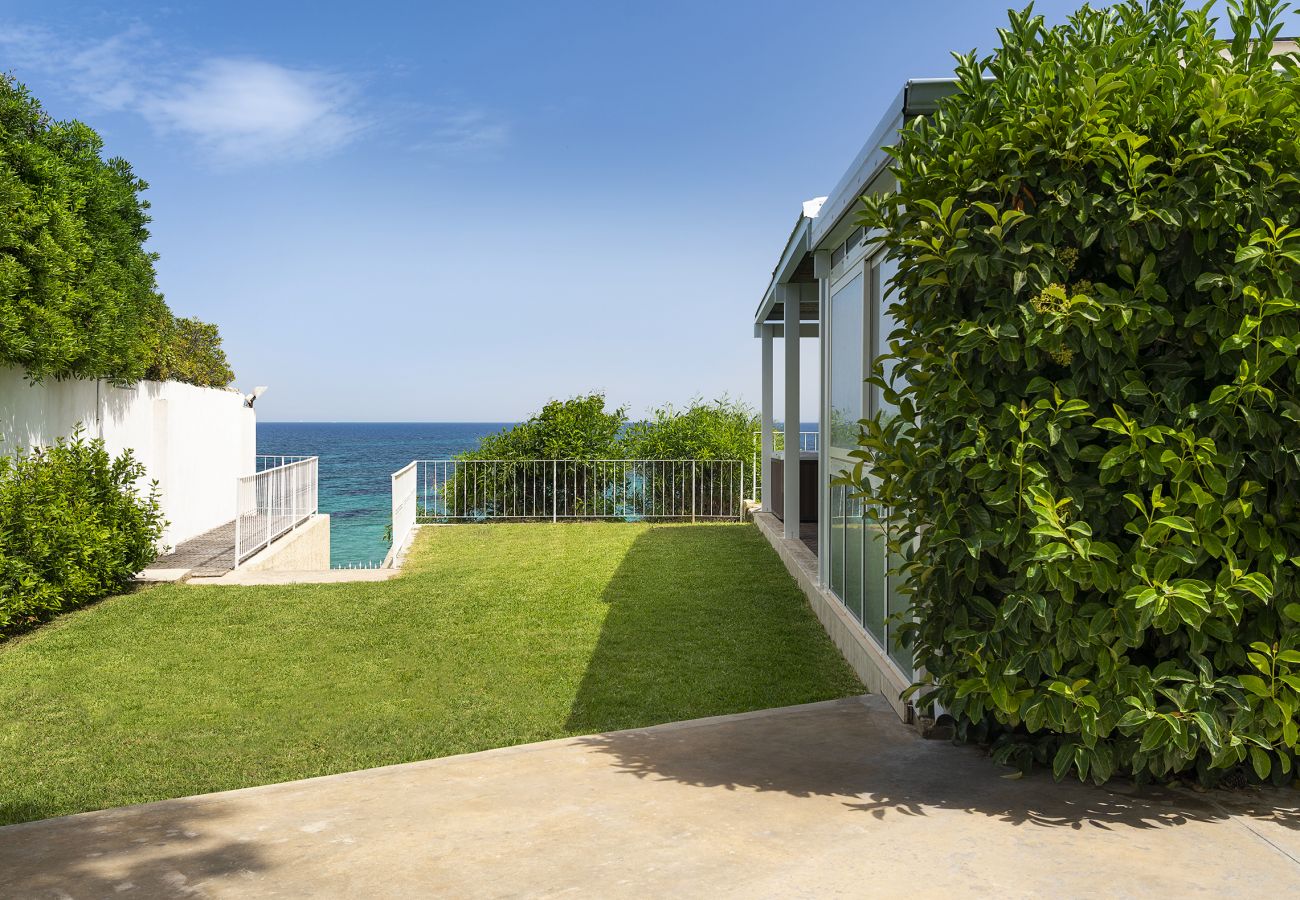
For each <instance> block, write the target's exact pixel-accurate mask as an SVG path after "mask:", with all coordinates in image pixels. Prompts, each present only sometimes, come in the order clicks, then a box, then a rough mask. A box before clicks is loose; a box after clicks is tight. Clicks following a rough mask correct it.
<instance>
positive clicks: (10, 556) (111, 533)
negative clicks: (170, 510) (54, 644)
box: [0, 434, 162, 636]
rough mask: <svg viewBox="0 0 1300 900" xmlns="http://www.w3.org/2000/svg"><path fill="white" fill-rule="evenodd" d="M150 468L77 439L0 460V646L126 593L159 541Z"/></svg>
mask: <svg viewBox="0 0 1300 900" xmlns="http://www.w3.org/2000/svg"><path fill="white" fill-rule="evenodd" d="M144 474H145V473H144V468H143V466H141V465H140V464H139V463H138V462H136V461H135V459H134V458H133V457H132V455H131V453H130V451H126V452H124V453H123V454H122V455H121V456H119V457H117V458H116V459H114V458H112V457H110V456H109V454H108V452H107V451H105V449H104V444H103V442H102V441H99V440H94V441H86V440H84V439H83V438H82V437H81V435H80V434H77V435H74V436H73V437H72V438H71V439H68V440H62V439H61V440H59V441H58V442H57V443H56V444H54V446H52V447H47V448H44V449H40V450H35V451H32V452H31V453H19V454H18V455H16V456H14V457H10V456H0V636H3V635H5V634H7V633H10V632H13V631H16V630H19V629H22V628H26V627H29V626H31V625H33V624H36V623H38V622H40V621H42V620H44V619H47V618H49V617H50V616H52V615H54V614H56V613H59V612H63V611H66V610H69V609H73V608H75V607H77V606H80V605H82V604H84V603H88V602H90V601H91V600H96V599H98V598H100V597H103V596H105V595H107V594H111V593H114V592H117V591H120V590H122V589H123V588H124V587H126V585H127V584H128V583H129V581H130V579H131V577H132V576H133V575H134V574H135V573H137V572H139V571H140V570H142V569H143V568H144V567H145V566H146V565H148V564H149V563H150V562H151V561H152V560H153V558H154V549H155V544H156V542H157V541H158V539H159V537H160V536H161V534H162V515H161V513H160V511H159V508H158V500H157V496H156V493H155V492H154V491H153V490H151V491H150V492H149V493H147V494H141V493H140V491H139V490H138V487H137V484H138V482H139V481H140V480H141V479H142V478H143V477H144Z"/></svg>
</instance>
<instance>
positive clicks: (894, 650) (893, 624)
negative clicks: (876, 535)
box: [886, 553, 913, 678]
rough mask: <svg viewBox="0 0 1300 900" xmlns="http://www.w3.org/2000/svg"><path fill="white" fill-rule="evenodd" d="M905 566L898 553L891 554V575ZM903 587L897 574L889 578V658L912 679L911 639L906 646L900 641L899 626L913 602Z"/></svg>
mask: <svg viewBox="0 0 1300 900" xmlns="http://www.w3.org/2000/svg"><path fill="white" fill-rule="evenodd" d="M902 564H903V558H902V557H901V556H899V555H898V554H897V553H893V554H890V557H889V569H890V572H891V573H897V572H898V569H899V567H900V566H901V565H902ZM902 585H903V578H902V576H900V575H897V574H891V575H890V576H889V591H888V604H889V606H888V609H887V610H886V612H887V613H888V614H889V617H890V619H889V658H890V659H892V660H893V661H894V662H895V663H896V664H897V665H898V667H899V668H900V669H902V670H903V671H904V672H905V673H906V674H907V675H908V677H909V678H910V677H911V676H912V669H913V657H912V649H911V646H910V645H911V639H910V638H908V639H907V641H906V644H902V643H901V642H900V641H899V635H898V625H899V619H898V618H895V616H899V617H900V618H901V616H902V614H906V612H907V608H908V606H909V605H910V604H911V602H912V598H911V596H910V595H907V594H904V593H903V592H902V591H901V590H900V588H901V587H902Z"/></svg>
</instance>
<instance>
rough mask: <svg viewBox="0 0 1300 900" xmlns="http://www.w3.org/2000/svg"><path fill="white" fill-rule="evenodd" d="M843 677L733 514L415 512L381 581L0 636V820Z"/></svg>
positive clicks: (819, 696)
mask: <svg viewBox="0 0 1300 900" xmlns="http://www.w3.org/2000/svg"><path fill="white" fill-rule="evenodd" d="M861 690H862V686H861V685H860V684H859V683H858V681H857V679H856V678H855V677H854V676H853V674H852V672H851V671H850V670H849V669H848V667H847V666H846V665H845V664H844V662H843V660H842V659H841V658H840V656H839V654H838V653H837V652H836V651H835V649H834V647H832V646H831V644H830V642H829V641H828V640H827V638H826V636H825V634H824V633H823V631H822V629H821V626H820V625H819V624H818V623H817V620H816V619H815V618H814V617H813V615H812V613H811V612H810V611H809V609H808V608H807V605H806V604H805V602H804V600H803V597H802V595H801V594H800V592H799V590H798V588H797V587H796V586H795V583H794V581H793V580H791V578H790V577H789V575H788V574H787V573H786V571H785V569H784V568H783V567H782V565H781V562H780V560H779V559H778V558H777V557H776V555H775V554H774V553H773V552H772V550H771V549H770V548H769V547H768V546H767V544H766V543H765V542H764V541H763V539H762V536H761V535H759V534H758V532H757V530H756V529H755V528H753V527H752V526H749V525H660V526H649V525H644V524H627V523H600V524H569V525H545V524H528V525H487V526H480V525H462V526H455V527H448V528H426V529H424V530H423V532H422V533H421V535H420V540H419V541H418V542H417V545H416V549H415V551H414V552H413V553H412V556H411V559H410V560H409V562H408V566H407V569H406V571H405V572H404V573H403V574H402V575H401V576H400V577H398V578H396V579H394V580H392V581H389V582H380V583H372V584H347V585H303V586H292V587H248V588H237V587H191V586H185V585H178V586H167V587H158V588H153V589H150V590H145V591H140V592H138V593H135V594H131V595H127V596H122V597H115V598H112V599H110V600H106V601H104V602H102V603H99V604H97V605H95V606H93V607H90V608H87V609H83V610H80V611H78V612H75V613H71V614H69V615H67V616H64V617H63V618H62V619H60V620H58V621H56V622H53V623H51V624H49V625H47V626H45V627H44V628H42V629H40V630H38V631H36V632H33V633H31V634H28V635H26V636H24V637H21V638H16V639H13V640H11V641H9V642H7V643H5V644H0V710H3V711H4V712H3V718H2V719H0V822H4V823H8V822H18V821H24V820H28V819H39V818H45V817H47V816H56V815H62V814H65V813H72V812H79V811H82V810H89V809H98V808H103V807H108V806H119V805H122V804H127V803H139V802H143V801H148V800H158V799H161V798H164V797H177V796H184V795H188V794H196V793H203V792H207V791H217V790H224V789H228V788H237V787H246V786H248V785H255V784H266V783H270V782H275V781H285V780H289V779H294V778H306V777H309V776H313V775H324V774H328V773H332V772H344V771H348V770H351V769H361V768H366V767H370V766H380V765H386V764H389V763H399V762H408V761H411V760H416V759H425V758H428V757H434V756H445V755H448V754H453V753H464V752H467V751H472V750H482V749H485V748H488V747H500V746H504V745H508V744H518V743H524V742H528V741H536V740H543V739H546V738H555V737H562V736H565V735H572V734H584V733H591V732H596V731H607V730H611V729H617V728H631V727H637V726H643V725H650V724H654V723H658V722H669V721H673V720H676V719H689V718H694V717H697V716H708V715H716V714H720V713H731V712H740V711H743V710H750V709H760V708H763V707H768V706H781V705H785V704H792V703H806V702H809V701H813V700H825V699H829V698H833V697H843V696H846V695H849V694H853V693H857V692H860V691H861Z"/></svg>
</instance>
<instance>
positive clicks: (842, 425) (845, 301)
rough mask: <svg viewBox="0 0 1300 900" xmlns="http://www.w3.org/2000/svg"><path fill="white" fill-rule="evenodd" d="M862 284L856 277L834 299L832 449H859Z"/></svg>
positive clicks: (832, 305) (832, 331) (861, 375)
mask: <svg viewBox="0 0 1300 900" xmlns="http://www.w3.org/2000/svg"><path fill="white" fill-rule="evenodd" d="M862 284H863V282H862V275H861V274H858V275H855V276H853V278H852V279H850V280H849V282H848V284H846V285H844V286H843V287H841V288H840V289H839V290H838V291H836V292H835V293H834V294H833V295H832V296H831V327H830V354H831V371H830V378H831V384H830V394H831V420H830V423H829V424H830V428H829V430H830V438H831V446H832V447H843V448H846V449H852V448H854V447H856V446H857V444H858V420H859V419H861V418H862V379H863V377H864V376H863V372H862V356H863V350H864V349H865V348H864V346H863V340H862V335H863V331H862V330H863V311H862Z"/></svg>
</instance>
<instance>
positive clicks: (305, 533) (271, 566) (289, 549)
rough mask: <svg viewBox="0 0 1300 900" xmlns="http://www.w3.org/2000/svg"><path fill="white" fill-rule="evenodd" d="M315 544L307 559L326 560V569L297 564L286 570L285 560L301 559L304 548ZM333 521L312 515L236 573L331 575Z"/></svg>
mask: <svg viewBox="0 0 1300 900" xmlns="http://www.w3.org/2000/svg"><path fill="white" fill-rule="evenodd" d="M313 543H314V544H315V547H314V549H313V548H312V547H310V546H309V547H308V548H307V555H308V557H309V558H311V559H312V560H316V559H320V558H322V557H323V558H324V561H325V565H324V567H323V568H322V567H320V566H317V565H311V564H309V565H306V566H304V565H301V564H297V563H296V562H295V564H293V565H290V566H285V565H284V562H283V558H284V557H291V558H295V559H296V558H300V557H301V555H302V553H303V546H302V545H304V544H308V545H310V544H313ZM329 558H330V517H329V513H319V512H318V513H313V514H312V515H310V516H308V517H307V518H306V519H305V520H304V521H303V522H301V523H299V524H298V525H295V526H294V527H293V528H292V529H290V530H289V531H287V532H285V533H284V534H282V535H280V536H279V537H277V538H276V539H275V540H273V541H271V543H270V544H268V545H267V546H265V547H263V548H262V549H261V550H259V551H257V552H256V553H254V554H253V555H252V556H250V557H249V558H248V559H246V560H244V561H243V562H242V563H241V564H240V565H239V568H237V569H232V570H231V571H233V572H274V571H276V570H277V569H279V570H280V571H315V570H316V569H320V570H321V571H325V572H328V571H330V567H329Z"/></svg>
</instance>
